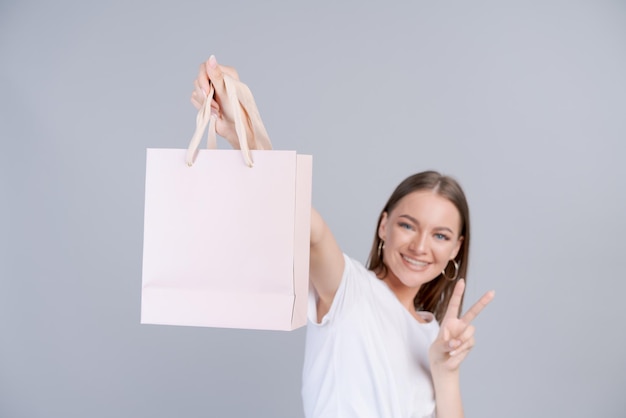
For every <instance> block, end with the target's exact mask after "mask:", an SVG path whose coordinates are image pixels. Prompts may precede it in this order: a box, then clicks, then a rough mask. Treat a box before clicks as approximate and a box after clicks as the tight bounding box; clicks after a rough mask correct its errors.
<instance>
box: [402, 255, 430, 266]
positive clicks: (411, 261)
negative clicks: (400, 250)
mask: <svg viewBox="0 0 626 418" xmlns="http://www.w3.org/2000/svg"><path fill="white" fill-rule="evenodd" d="M402 258H404V259H405V260H406V261H408V262H409V263H411V264H413V265H414V266H418V267H424V266H426V265H428V263H423V262H421V261H417V260H413V259H412V258H409V257H407V256H404V255H403V256H402Z"/></svg>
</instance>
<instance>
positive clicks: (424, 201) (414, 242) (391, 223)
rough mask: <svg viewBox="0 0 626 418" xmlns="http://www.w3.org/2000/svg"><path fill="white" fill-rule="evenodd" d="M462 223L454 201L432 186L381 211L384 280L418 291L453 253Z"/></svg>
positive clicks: (440, 269)
mask: <svg viewBox="0 0 626 418" xmlns="http://www.w3.org/2000/svg"><path fill="white" fill-rule="evenodd" d="M461 227H462V223H461V216H460V214H459V211H458V210H457V208H456V207H455V206H454V204H453V203H452V202H450V201H449V200H448V199H446V198H444V197H442V196H440V195H438V194H437V193H435V192H433V191H432V190H420V191H416V192H412V193H409V194H407V195H406V196H404V197H403V198H402V199H401V200H400V201H399V202H398V204H397V205H396V206H395V207H394V208H393V209H392V210H391V212H390V213H387V212H385V213H383V217H382V219H381V222H380V226H379V228H378V236H379V237H380V238H381V239H382V240H383V241H384V243H385V244H384V245H385V246H384V250H383V261H384V264H385V265H386V266H387V268H388V272H387V274H386V275H385V277H383V280H384V281H386V282H387V283H388V284H389V285H390V287H391V288H392V289H394V290H399V289H401V288H406V290H409V289H410V291H411V292H413V291H414V292H417V290H418V289H419V287H420V286H421V285H423V284H424V283H428V282H430V281H431V280H433V279H434V278H435V277H437V276H438V275H439V274H440V273H441V271H442V270H443V269H444V268H445V267H446V265H447V264H448V261H449V260H452V259H454V257H456V255H457V253H458V251H459V249H460V247H461V243H462V241H463V237H461V236H460V233H461Z"/></svg>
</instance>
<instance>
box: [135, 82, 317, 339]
mask: <svg viewBox="0 0 626 418" xmlns="http://www.w3.org/2000/svg"><path fill="white" fill-rule="evenodd" d="M232 84H233V83H232V80H231V82H229V84H227V87H229V93H230V91H236V90H237V89H238V88H239V86H233V85H232ZM238 100H239V102H242V104H243V102H244V100H241V99H238ZM208 102H210V98H209V99H208V100H207V103H208ZM248 102H249V100H248ZM248 104H249V103H248ZM207 106H208V105H207ZM206 110H207V109H201V111H200V112H201V113H202V112H203V111H206ZM246 112H247V114H248V115H254V109H253V110H250V109H246ZM207 114H208V113H207ZM204 122H205V121H204V120H202V118H201V117H200V114H199V118H198V129H197V130H196V134H194V139H192V144H191V145H190V147H189V149H148V151H147V162H146V190H145V216H144V248H143V277H142V293H141V323H143V324H164V325H189V326H207V327H227V328H246V329H266V330H293V329H295V328H298V327H300V326H303V325H305V323H306V309H307V292H308V273H309V234H310V217H311V176H312V159H311V156H307V155H298V154H297V153H296V152H295V151H276V150H267V149H266V150H252V151H250V150H248V149H247V139H246V137H245V131H244V132H243V134H241V132H239V129H238V132H239V133H240V135H239V139H240V144H241V148H242V150H241V151H239V150H216V149H206V150H200V151H196V149H195V147H197V143H198V142H199V140H198V138H199V137H201V136H202V132H203V131H204V127H206V124H205V123H204ZM239 122H240V121H239ZM254 124H257V126H255V128H254V131H255V132H254V134H255V135H259V132H261V133H263V132H265V130H264V128H263V127H262V124H261V122H260V118H259V119H258V120H256V121H253V125H254ZM259 124H260V126H259ZM238 128H240V129H242V128H241V126H238ZM199 131H200V132H199ZM209 131H210V132H211V127H210V128H209ZM198 132H199V134H198ZM265 135H266V134H265ZM261 142H263V141H261ZM266 144H269V138H267V141H266ZM242 157H243V158H242ZM246 162H247V163H248V164H246ZM252 163H253V164H252ZM251 165H252V167H250V166H251Z"/></svg>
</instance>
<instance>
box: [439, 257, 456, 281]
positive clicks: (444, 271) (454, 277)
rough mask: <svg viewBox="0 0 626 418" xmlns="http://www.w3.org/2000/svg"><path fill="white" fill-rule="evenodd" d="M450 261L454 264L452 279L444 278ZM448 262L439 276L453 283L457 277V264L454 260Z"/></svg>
mask: <svg viewBox="0 0 626 418" xmlns="http://www.w3.org/2000/svg"><path fill="white" fill-rule="evenodd" d="M450 261H452V264H454V276H452V277H448V276H446V268H447V267H448V264H450ZM450 261H448V264H446V267H444V269H443V270H441V275H442V276H443V277H444V278H445V279H446V280H449V281H451V282H453V281H455V280H456V279H457V277H459V263H457V262H456V260H450Z"/></svg>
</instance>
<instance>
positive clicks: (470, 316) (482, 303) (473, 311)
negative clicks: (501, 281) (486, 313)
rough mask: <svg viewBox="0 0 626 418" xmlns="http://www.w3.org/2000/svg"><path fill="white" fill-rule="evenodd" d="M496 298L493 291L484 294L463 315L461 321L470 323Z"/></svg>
mask: <svg viewBox="0 0 626 418" xmlns="http://www.w3.org/2000/svg"><path fill="white" fill-rule="evenodd" d="M495 296H496V292H495V291H494V290H490V291H489V292H487V293H485V294H484V295H483V296H482V297H481V298H480V299H479V300H478V302H476V303H475V304H474V305H473V306H472V307H471V308H469V310H468V311H467V312H466V313H465V315H463V318H462V319H463V321H465V322H467V323H470V322H472V321H473V320H474V318H476V317H477V316H478V314H479V313H480V312H481V311H482V310H483V309H485V307H486V306H487V305H488V304H489V302H491V301H492V300H493V298H494V297H495Z"/></svg>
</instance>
